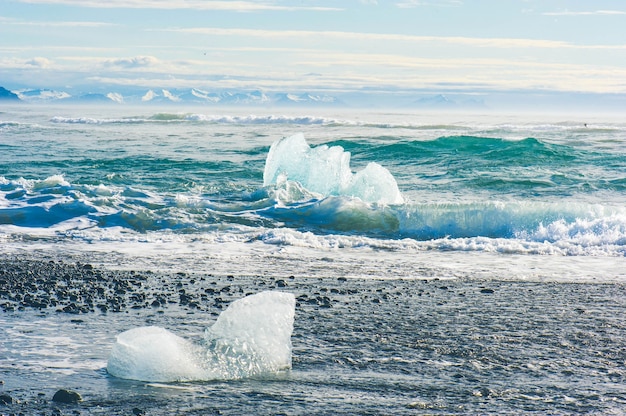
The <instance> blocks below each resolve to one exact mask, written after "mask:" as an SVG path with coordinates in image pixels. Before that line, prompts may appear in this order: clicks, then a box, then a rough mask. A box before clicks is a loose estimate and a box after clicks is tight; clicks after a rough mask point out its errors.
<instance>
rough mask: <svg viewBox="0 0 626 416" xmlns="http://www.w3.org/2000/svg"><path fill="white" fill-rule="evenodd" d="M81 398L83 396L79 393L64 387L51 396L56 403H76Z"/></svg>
mask: <svg viewBox="0 0 626 416" xmlns="http://www.w3.org/2000/svg"><path fill="white" fill-rule="evenodd" d="M82 400H83V398H82V397H81V396H80V394H78V393H76V392H75V391H72V390H66V389H61V390H59V391H57V392H56V393H54V396H53V397H52V401H53V402H57V403H78V402H80V401H82Z"/></svg>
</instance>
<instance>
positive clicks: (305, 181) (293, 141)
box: [263, 134, 404, 204]
mask: <svg viewBox="0 0 626 416" xmlns="http://www.w3.org/2000/svg"><path fill="white" fill-rule="evenodd" d="M285 179H287V180H289V181H295V182H298V183H300V184H301V185H302V186H303V187H305V188H306V189H307V190H309V191H312V192H316V193H318V194H322V195H324V196H331V195H333V196H339V195H345V196H352V197H357V198H360V199H361V200H363V201H364V202H376V203H381V204H402V203H404V198H403V197H402V194H401V193H400V190H399V189H398V184H397V183H396V180H395V179H394V177H393V175H392V174H391V173H390V172H389V171H388V170H387V169H385V168H384V167H382V166H380V165H379V164H378V163H374V162H371V163H369V164H368V165H367V166H366V167H365V169H363V170H361V171H359V172H357V173H354V174H353V173H352V171H351V170H350V153H349V152H346V151H344V149H343V148H342V147H341V146H332V147H328V146H327V145H321V146H317V147H315V148H312V147H310V146H309V145H308V144H307V142H306V140H305V139H304V136H303V135H302V134H296V135H293V136H291V137H286V138H283V139H281V140H278V141H276V142H274V143H273V144H272V147H271V148H270V151H269V153H268V155H267V160H266V162H265V171H264V172H263V184H264V186H269V185H273V184H276V183H280V182H281V181H282V180H285Z"/></svg>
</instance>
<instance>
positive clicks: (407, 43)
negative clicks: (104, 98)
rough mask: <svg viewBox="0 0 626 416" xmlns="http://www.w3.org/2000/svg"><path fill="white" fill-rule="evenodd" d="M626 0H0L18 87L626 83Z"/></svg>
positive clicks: (598, 88) (2, 76) (1, 58)
mask: <svg viewBox="0 0 626 416" xmlns="http://www.w3.org/2000/svg"><path fill="white" fill-rule="evenodd" d="M624 28H626V1H623V0H594V1H588V0H584V1H581V0H541V1H539V0H537V1H535V0H391V1H384V0H341V1H338V0H334V1H330V0H329V1H317V0H264V1H263V0H262V1H246V0H219V1H212V0H0V85H1V86H4V87H6V88H8V89H18V88H23V87H25V86H30V87H37V88H57V89H58V88H82V89H91V90H94V91H97V90H100V89H109V90H115V89H123V88H127V87H141V88H188V87H193V88H200V89H204V90H218V89H219V90H227V89H248V90H256V89H260V90H265V91H291V92H302V91H324V92H327V93H333V92H342V91H343V92H345V91H363V90H377V91H410V90H433V91H440V92H445V91H452V90H455V91H468V92H471V91H475V92H481V91H508V90H547V91H558V92H585V93H620V94H621V93H626V30H625V29H624Z"/></svg>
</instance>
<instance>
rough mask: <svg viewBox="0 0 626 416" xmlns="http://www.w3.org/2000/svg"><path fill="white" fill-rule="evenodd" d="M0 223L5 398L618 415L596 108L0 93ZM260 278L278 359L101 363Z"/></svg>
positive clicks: (244, 292)
mask: <svg viewBox="0 0 626 416" xmlns="http://www.w3.org/2000/svg"><path fill="white" fill-rule="evenodd" d="M0 245H1V247H2V253H1V254H0V273H2V274H0V286H1V287H0V307H2V310H3V311H2V312H1V313H0V328H2V333H3V335H2V345H1V346H0V380H1V381H3V383H2V384H1V385H0V392H1V393H5V394H8V395H9V396H11V397H12V398H13V399H14V400H13V401H12V402H11V403H9V404H7V405H6V406H9V411H12V412H16V413H17V412H20V411H22V412H25V413H26V414H28V413H29V412H33V411H37V412H42V411H49V410H50V409H52V408H54V406H61V410H62V411H63V412H68V414H69V412H71V411H73V410H76V409H77V411H79V412H80V413H81V414H133V413H132V412H135V414H213V413H215V414H329V413H339V414H526V413H528V414H530V413H533V414H537V413H541V414H581V413H588V414H624V413H626V393H625V392H626V321H625V320H624V319H623V311H624V308H625V307H626V296H624V295H626V122H624V121H623V119H620V118H619V117H611V116H598V115H596V116H587V117H586V118H584V119H583V118H581V117H580V116H579V115H576V116H574V115H550V114H540V115H531V114H496V113H485V114H463V113H420V112H417V111H399V110H389V111H380V110H362V111H358V110H345V109H264V108H254V109H242V108H232V109H223V108H213V107H201V108H185V109H180V108H178V107H175V108H159V107H152V106H144V107H139V106H137V107H133V106H114V107H112V106H106V107H97V106H87V107H78V106H76V107H73V106H65V105H21V106H4V107H3V108H2V109H1V110H0ZM94 276H96V277H98V279H95V277H94ZM90 279H91V280H90ZM51 281H53V283H54V284H53V285H51V284H50V282H51ZM112 282H115V284H116V285H118V286H115V288H114V289H115V290H113V289H112V288H113V286H112V285H113V283H112ZM129 282H130V283H129ZM120 284H125V285H126V286H125V289H124V290H122V291H121V292H120V291H119V285H120ZM90 285H92V286H90ZM81 287H85V288H91V289H90V290H92V292H93V293H91V295H89V294H88V292H89V291H88V290H82V289H81ZM116 290H117V291H118V292H119V296H118V297H117V300H115V299H114V298H115V296H117V295H114V293H118V292H115V291H116ZM267 291H270V292H280V293H289V294H292V295H293V297H294V299H295V315H294V316H295V318H294V320H293V324H292V325H293V332H292V333H291V337H290V341H289V342H290V343H291V345H290V346H289V347H290V348H291V358H290V360H288V361H289V365H288V366H287V367H288V368H287V369H284V368H282V369H280V370H276V371H274V370H271V371H260V372H254V371H248V370H246V369H242V368H243V367H242V368H239V367H238V368H237V371H235V372H232V373H228V374H227V375H224V374H222V375H221V376H220V375H215V373H211V375H206V374H205V373H203V374H205V376H198V375H197V374H196V373H194V374H191V373H189V374H190V375H189V376H186V375H185V374H187V373H185V371H183V370H180V368H183V367H184V364H180V366H181V367H180V368H179V369H178V370H180V371H177V372H175V374H177V375H176V377H174V379H173V380H169V379H168V378H167V377H165V379H164V380H165V381H163V380H160V379H159V380H156V379H155V380H152V379H150V377H148V376H146V377H138V378H144V379H143V380H137V379H130V380H129V379H126V378H123V377H116V376H114V375H113V374H111V373H112V372H111V371H107V368H108V369H109V370H111V368H112V366H111V363H110V359H109V356H110V354H111V351H112V348H113V347H114V345H116V336H117V335H119V334H120V333H122V332H123V331H126V330H129V329H131V328H137V327H143V326H147V325H151V326H158V327H162V328H167V331H168V334H169V333H170V332H171V333H174V334H177V337H178V336H180V337H183V338H184V339H186V340H191V341H192V342H196V341H197V340H198V339H203V335H202V334H203V333H206V330H207V328H211V326H212V325H214V322H216V320H217V319H220V316H222V314H224V313H225V311H226V310H229V309H228V305H233V304H235V302H236V301H237V300H238V299H242V298H244V297H246V296H248V295H253V294H256V293H260V292H267ZM112 293H113V294H112ZM27 295H28V296H27ZM268 302H269V301H268ZM72 305H73V306H72ZM271 305H272V303H271V302H270V303H266V304H264V306H263V307H262V308H261V309H260V310H258V311H257V312H255V313H253V314H252V315H251V316H252V318H251V317H248V318H245V319H244V318H243V315H239V317H238V318H236V319H239V320H240V321H241V320H248V321H250V320H251V319H252V321H253V322H255V325H254V326H255V327H256V323H257V321H256V319H257V318H256V317H254V316H255V314H257V315H268V316H269V315H272V314H271V313H270V309H271V307H270V306H271ZM231 315H232V314H231ZM235 315H236V314H235ZM221 319H225V318H221ZM259 319H260V320H261V321H262V319H261V318H259ZM277 319H278V318H277ZM261 321H259V322H261ZM281 322H282V321H281ZM261 326H263V325H262V324H261V323H259V325H258V327H259V328H260V327H261ZM249 331H252V332H254V330H253V329H250V330H249ZM285 331H287V332H285ZM226 332H228V331H226ZM288 332H289V331H288V330H287V329H284V328H283V329H282V330H281V334H280V335H281V336H282V335H285V333H287V335H289V334H288ZM248 335H249V336H250V337H251V340H252V341H251V342H252V343H254V342H257V341H258V340H259V339H260V338H259V337H261V338H262V337H265V336H266V335H263V336H261V335H259V334H255V333H252V334H250V333H249V334H248ZM287 338H289V337H287ZM176 339H178V338H176ZM276 339H278V338H276ZM281 339H282V338H281ZM185 342H187V341H185ZM203 342H204V341H203ZM263 342H265V341H263ZM280 344H281V345H285V343H284V342H281V343H280ZM271 345H273V346H272V347H271V348H270V349H269V350H271V351H276V350H277V349H281V348H282V347H280V346H276V342H274V344H271ZM140 355H141V354H140ZM271 356H272V353H268V355H267V356H264V357H265V358H264V360H266V359H269V357H271ZM178 358H180V357H178ZM140 359H141V358H139V359H138V360H140ZM107 360H109V362H108V364H107ZM154 360H155V361H160V359H159V358H158V357H157V358H155V359H154ZM163 360H166V358H163ZM180 361H181V360H179V363H180ZM182 361H185V360H182ZM236 362H237V363H239V364H241V360H240V361H236ZM245 364H246V365H248V364H249V363H247V362H246V363H245ZM237 365H238V364H237ZM241 365H243V364H241ZM168 371H169V370H168ZM233 374H237V375H236V376H233ZM131 378H132V377H131ZM135 378H137V377H135ZM59 388H70V389H73V390H76V391H79V392H80V393H81V395H82V396H83V401H82V402H80V403H79V404H76V405H72V406H75V407H63V406H70V405H59V404H55V403H54V402H51V398H52V394H53V393H54V392H55V391H56V390H57V389H59ZM0 406H2V405H0ZM0 411H2V412H4V410H0Z"/></svg>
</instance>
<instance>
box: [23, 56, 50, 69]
mask: <svg viewBox="0 0 626 416" xmlns="http://www.w3.org/2000/svg"><path fill="white" fill-rule="evenodd" d="M51 63H52V62H51V61H50V60H49V59H47V58H41V57H35V58H32V59H29V60H27V61H25V62H24V64H26V65H27V66H32V67H37V68H49V67H50V64H51Z"/></svg>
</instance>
